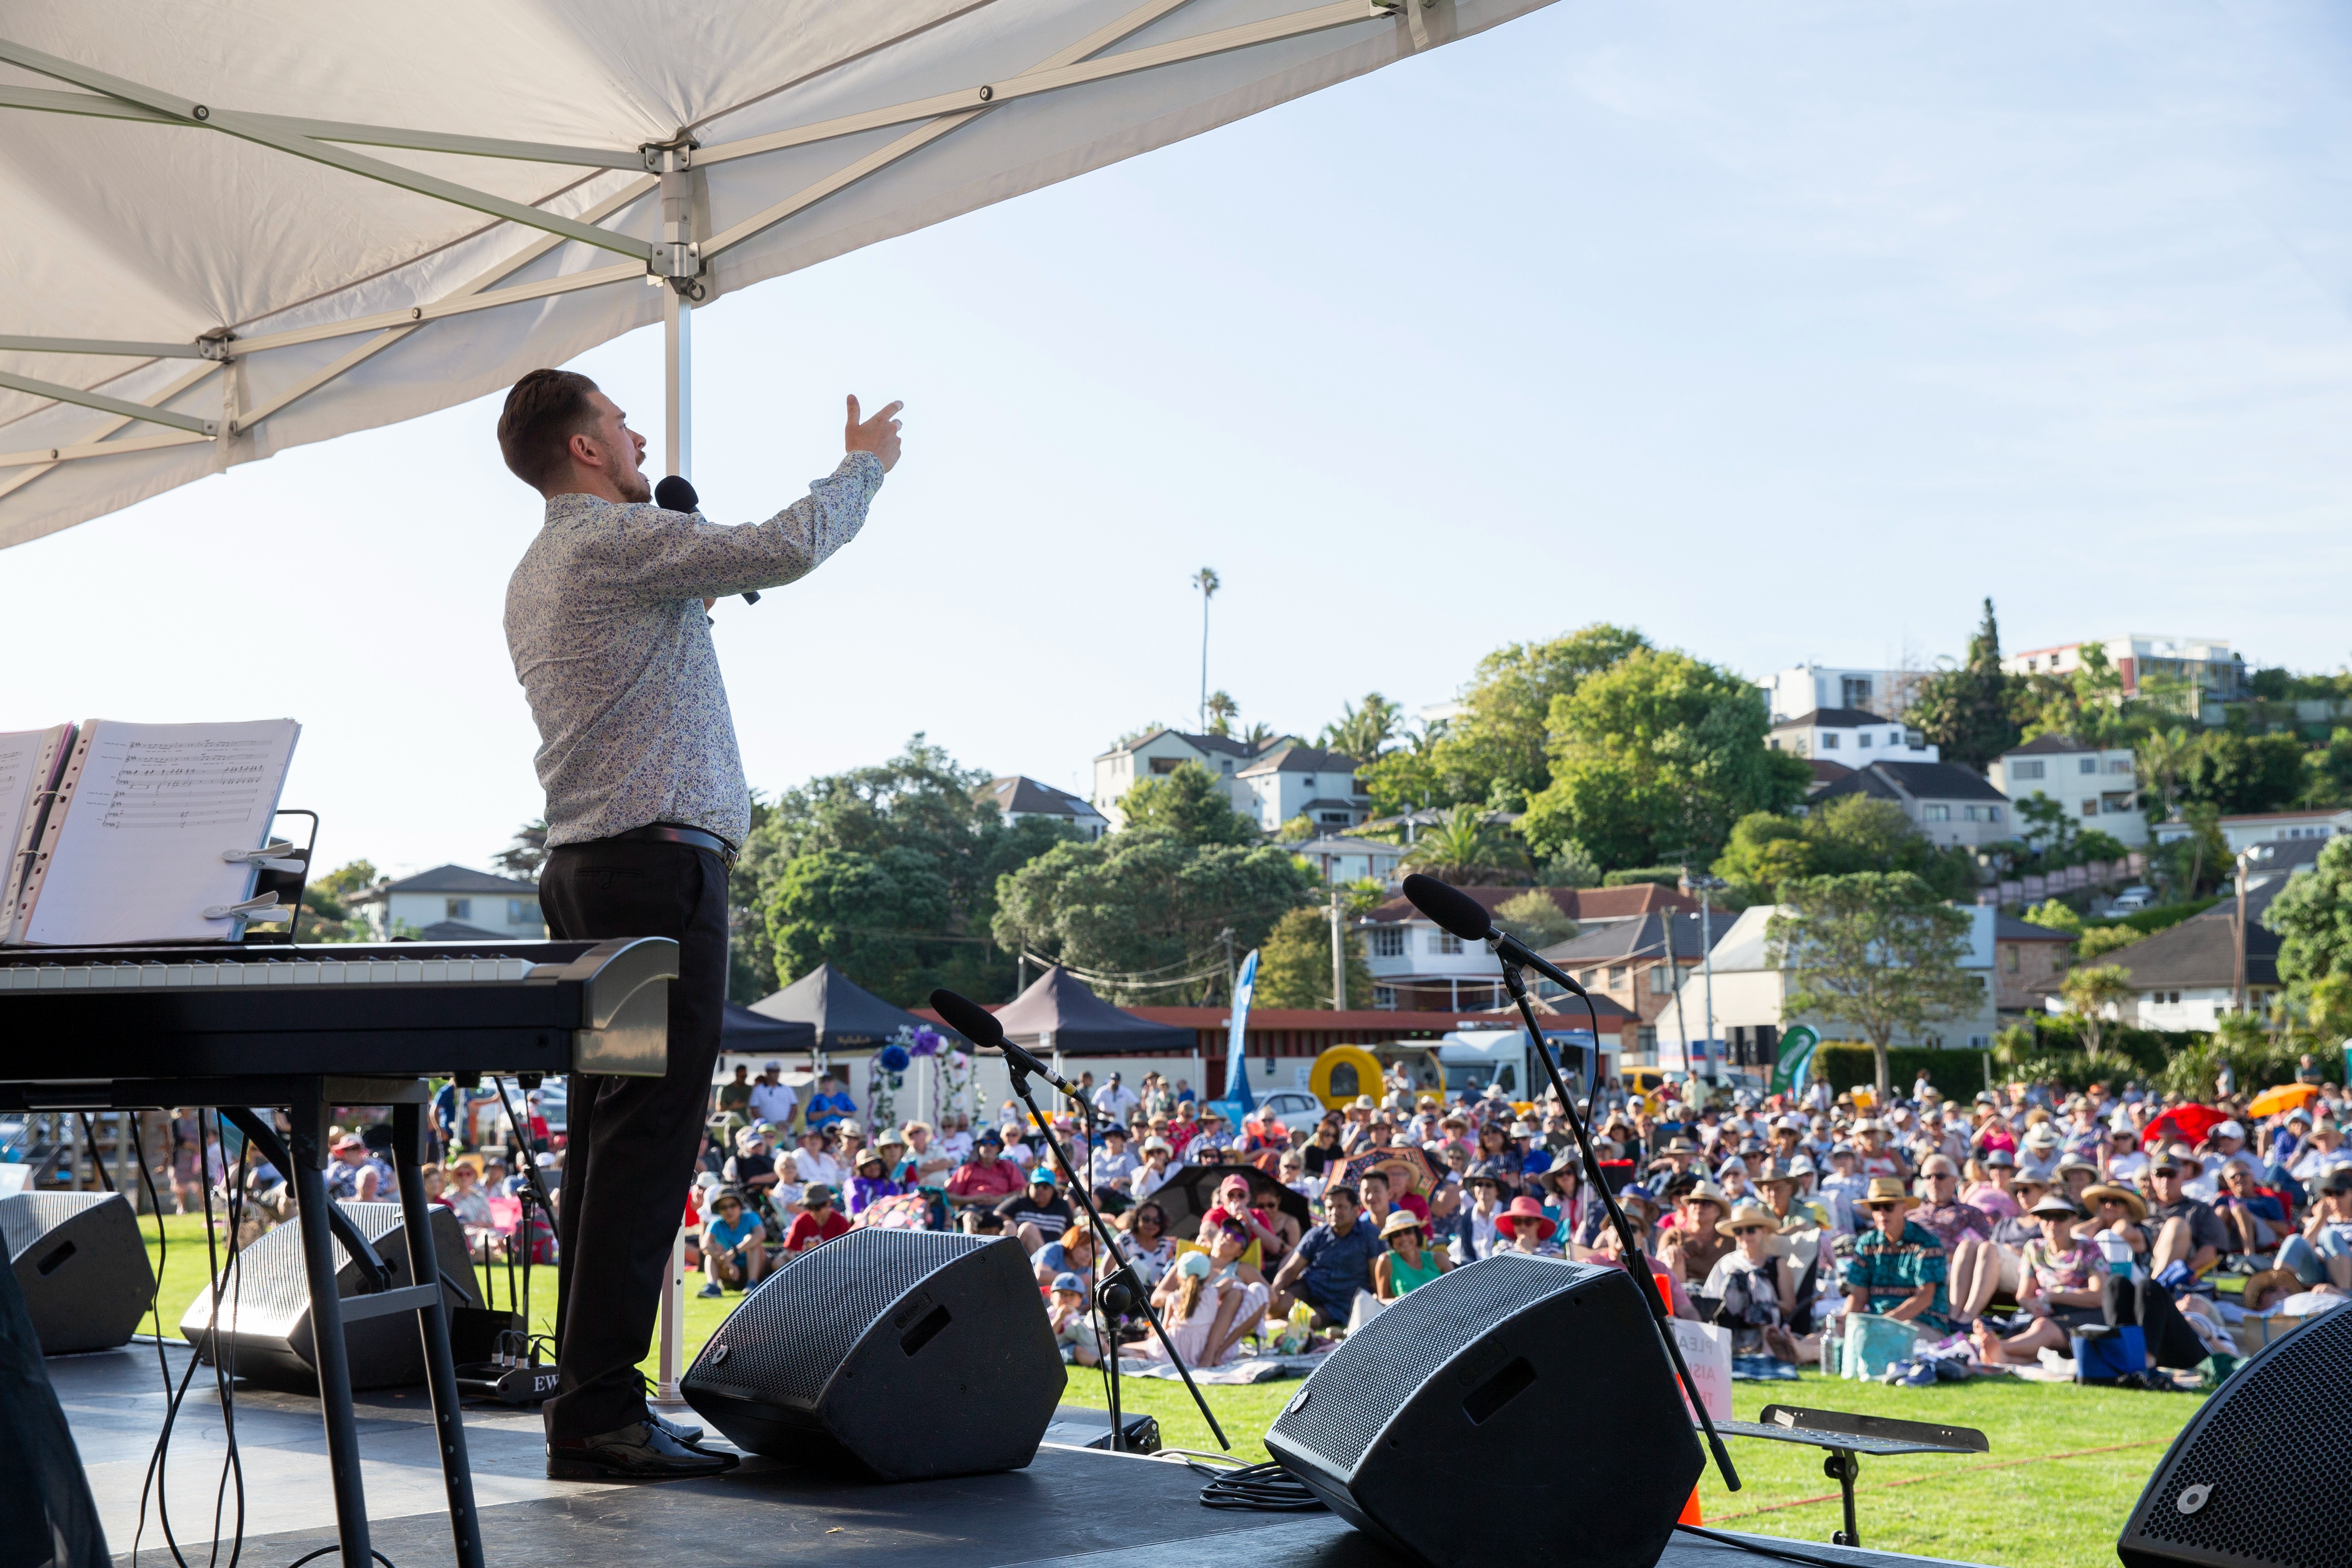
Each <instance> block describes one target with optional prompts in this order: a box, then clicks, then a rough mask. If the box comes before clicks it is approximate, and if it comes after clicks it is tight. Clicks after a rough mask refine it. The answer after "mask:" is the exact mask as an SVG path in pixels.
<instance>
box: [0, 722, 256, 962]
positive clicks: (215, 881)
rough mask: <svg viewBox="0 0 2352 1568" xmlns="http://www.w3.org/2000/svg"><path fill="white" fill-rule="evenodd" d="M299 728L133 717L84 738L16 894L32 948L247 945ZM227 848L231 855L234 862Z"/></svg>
mask: <svg viewBox="0 0 2352 1568" xmlns="http://www.w3.org/2000/svg"><path fill="white" fill-rule="evenodd" d="M300 734H301V726H300V725H299V724H298V723H296V722H295V721H293V720H291V719H273V720H262V721H255V722H249V723H232V724H131V723H125V722H122V721H119V720H108V719H93V720H90V721H89V722H88V723H85V724H83V725H80V726H79V729H78V730H76V731H75V732H74V734H73V736H72V743H71V747H70V749H69V751H68V752H67V753H66V755H65V758H64V766H63V769H62V771H61V775H60V776H59V778H58V782H57V784H56V785H55V787H54V795H53V798H52V799H50V800H49V801H48V802H47V810H46V811H45V812H44V813H43V816H42V820H41V822H40V824H39V826H38V829H37V836H36V837H34V839H33V840H32V842H31V843H30V845H29V846H28V847H29V849H30V851H31V852H30V854H29V855H28V856H26V857H25V858H24V860H23V866H24V869H23V872H22V874H21V878H20V880H19V884H18V887H17V889H16V895H15V898H14V908H13V914H12V918H11V920H10V921H9V922H8V930H7V932H6V939H5V940H6V942H8V944H10V945H12V946H22V947H79V946H93V947H94V946H107V945H111V944H116V943H131V942H235V941H236V940H238V939H239V938H240V937H241V936H242V935H243V933H244V928H245V924H246V917H247V915H248V914H249V913H251V912H253V911H252V909H251V906H250V905H249V903H248V900H251V899H252V895H253V889H254V881H255V879H256V877H257V874H258V872H259V869H260V868H259V866H258V865H257V864H256V863H255V862H254V861H253V860H252V859H250V858H246V857H244V856H241V855H239V854H237V853H236V852H239V851H250V850H256V849H260V848H262V847H264V846H266V845H268V843H269V842H270V839H269V829H270V825H271V820H272V818H273V816H275V814H276V812H277V809H278V795H279V794H280V792H281V791H282V790H283V789H284V787H285V783H286V770H287V766H288V764H289V762H290V761H291V759H292V756H293V751H294V743H295V742H296V741H297V740H298V739H299V736H300ZM225 852H226V858H225Z"/></svg>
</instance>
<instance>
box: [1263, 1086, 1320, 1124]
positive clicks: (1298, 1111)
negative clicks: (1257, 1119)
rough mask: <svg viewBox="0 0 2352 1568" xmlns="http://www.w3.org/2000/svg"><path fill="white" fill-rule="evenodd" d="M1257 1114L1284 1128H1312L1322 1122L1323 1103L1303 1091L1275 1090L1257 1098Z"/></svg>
mask: <svg viewBox="0 0 2352 1568" xmlns="http://www.w3.org/2000/svg"><path fill="white" fill-rule="evenodd" d="M1257 1109H1258V1113H1259V1114H1260V1115H1262V1116H1271V1117H1273V1118H1274V1119H1275V1120H1276V1121H1279V1122H1281V1123H1282V1124H1283V1125H1284V1126H1285V1127H1312V1126H1314V1125H1315V1124H1316V1123H1317V1122H1318V1121H1322V1120H1323V1102H1322V1101H1321V1100H1318V1099H1316V1098H1315V1097H1314V1096H1313V1095H1311V1094H1309V1093H1307V1091H1306V1090H1305V1089H1270V1090H1268V1091H1267V1092H1265V1093H1264V1094H1261V1095H1259V1096H1258V1097H1257Z"/></svg>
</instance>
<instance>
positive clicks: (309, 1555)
mask: <svg viewBox="0 0 2352 1568" xmlns="http://www.w3.org/2000/svg"><path fill="white" fill-rule="evenodd" d="M342 1549H343V1543H342V1542H340V1541H338V1542H335V1543H334V1544H333V1545H331V1546H321V1547H320V1548H319V1550H318V1551H316V1552H305V1553H304V1554H303V1555H301V1556H299V1557H297V1558H296V1559H294V1561H293V1562H291V1563H288V1564H286V1568H302V1564H303V1563H315V1562H317V1561H318V1560H319V1559H320V1558H321V1557H324V1556H325V1555H326V1554H327V1553H328V1552H341V1550H342ZM368 1555H369V1556H371V1557H373V1558H374V1559H375V1560H376V1561H377V1562H379V1563H383V1568H392V1559H391V1558H389V1557H386V1556H385V1555H384V1554H383V1552H378V1551H377V1550H376V1549H375V1548H374V1547H373V1546H371V1547H369V1548H368ZM1837 1568H1846V1564H1844V1563H1838V1564H1837Z"/></svg>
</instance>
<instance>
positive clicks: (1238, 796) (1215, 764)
mask: <svg viewBox="0 0 2352 1568" xmlns="http://www.w3.org/2000/svg"><path fill="white" fill-rule="evenodd" d="M1287 743H1288V742H1286V741H1282V740H1276V741H1269V742H1265V744H1264V745H1262V746H1252V745H1250V744H1249V743H1248V742H1245V741H1236V740H1234V738H1233V737H1232V736H1230V735H1187V734H1184V733H1183V732H1182V731H1177V730H1168V729H1160V730H1154V731H1150V733H1149V734H1144V735H1138V736H1137V737H1135V738H1134V739H1133V740H1131V741H1123V742H1120V743H1119V744H1118V745H1116V746H1113V747H1112V748H1111V749H1110V750H1109V751H1108V752H1104V753H1103V754H1102V755H1101V756H1098V757H1097V758H1096V759H1095V798H1094V808H1095V810H1096V811H1097V812H1098V813H1100V814H1101V816H1102V817H1103V820H1104V821H1106V822H1108V823H1109V824H1110V825H1111V826H1113V827H1122V826H1126V823H1125V820H1124V819H1123V818H1122V816H1120V814H1119V809H1118V800H1119V796H1121V795H1125V794H1126V793H1127V792H1128V791H1129V790H1130V789H1133V788H1134V787H1135V785H1136V783H1137V781H1139V780H1141V779H1147V778H1156V777H1159V776H1160V775H1162V774H1165V773H1174V772H1175V771H1176V770H1177V769H1178V768H1180V767H1181V766H1183V765H1184V764H1185V763H1200V764H1201V765H1202V767H1204V768H1207V769H1208V770H1209V771H1210V772H1211V773H1214V774H1216V775H1217V777H1218V778H1220V779H1222V780H1223V782H1224V785H1225V790H1226V793H1227V794H1228V795H1230V796H1231V797H1232V799H1233V803H1234V810H1235V811H1238V812H1240V813H1241V814H1242V815H1243V816H1246V817H1249V818H1251V819H1253V820H1255V818H1256V816H1257V815H1258V807H1257V797H1256V795H1255V794H1253V793H1252V791H1251V789H1250V786H1249V785H1248V784H1244V783H1243V782H1242V781H1241V780H1240V778H1239V777H1237V776H1236V775H1237V774H1238V773H1240V771H1241V770H1242V769H1243V768H1244V767H1246V766H1248V765H1249V763H1251V761H1252V760H1253V759H1255V758H1256V757H1258V756H1260V755H1262V754H1263V753H1265V752H1270V751H1272V750H1274V749H1275V748H1276V747H1278V746H1282V745H1286V744H1287Z"/></svg>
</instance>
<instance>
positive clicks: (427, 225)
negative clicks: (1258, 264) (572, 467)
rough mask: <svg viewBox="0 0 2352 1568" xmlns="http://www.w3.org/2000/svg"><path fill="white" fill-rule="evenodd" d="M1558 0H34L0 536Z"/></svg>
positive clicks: (679, 432)
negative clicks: (514, 0) (379, 1)
mask: <svg viewBox="0 0 2352 1568" xmlns="http://www.w3.org/2000/svg"><path fill="white" fill-rule="evenodd" d="M1545 3H1547V0H1337V3H1331V4H1320V3H1312V0H758V3H755V0H695V3H694V4H692V5H680V4H677V3H676V0H667V3H665V0H540V3H537V4H533V5H504V4H497V3H492V4H487V5H485V4H481V3H479V0H405V3H404V4H402V5H393V6H384V5H359V4H354V3H352V0H219V3H215V4H211V5H156V4H153V3H152V0H14V3H12V4H11V5H8V6H7V7H5V11H0V126H5V135H0V226H5V234H6V240H5V246H0V547H5V546H6V545H10V544H18V543H22V542H26V541H27V540H32V539H37V538H39V537H41V536H42V535H44V534H47V533H51V532H55V531H58V530H59V529H63V528H67V527H70V526H71V525H72V524H74V523H77V522H79V521H84V520H86V519H89V518H92V517H96V516H99V515H100V514H102V513H105V512H108V511H111V510H115V509H117V508H120V507H123V506H127V505H129V504H131V502H133V501H136V500H142V499H144V498H145V497H148V496H152V495H155V494H157V493H159V492H161V491H163V490H166V489H171V488H173V486H176V485H181V484H185V483H187V482H188V481H189V480H191V479H198V478H200V477H202V476H204V475H205V474H209V473H215V472H218V471H221V470H223V469H225V468H228V467H229V466H231V465H233V464H236V463H246V462H252V461H255V460H256V459H258V458H267V457H268V456H270V455H271V454H272V453H275V452H278V451H279V450H282V449H284V448H286V447H294V446H299V445H301V444H303V443H306V442H311V441H323V440H326V439H328V438H330V437H334V436H339V435H341V434H343V433H344V432H346V431H351V430H361V429H366V428H369V427H372V426H380V425H386V424H391V423H394V422H395V421H398V420H402V419H408V418H413V417H415V416H417V415H420V414H425V413H429V412H431V411H433V410H435V409H437V408H443V407H446V406H448V405H453V404H457V403H460V402H464V401H466V400H467V399H470V398H474V397H478V396H481V395H484V394H486V393H488V392H492V391H495V390H497V389H498V388H499V387H502V386H504V385H506V384H509V383H510V382H512V381H513V380H514V378H515V377H516V376H518V375H520V374H522V373H523V372H524V371H526V370H529V369H530V368H532V367H533V366H537V365H543V364H561V363H563V362H565V361H566V360H569V359H571V358H572V357H573V356H574V355H577V354H579V353H583V351H585V350H587V349H589V348H591V347H593V345H595V344H597V343H599V342H604V340H606V339H608V338H611V337H614V336H616V335H617V334H619V333H622V332H625V331H629V330H630V329H631V328H634V327H638V326H644V325H646V324H649V323H651V322H653V321H657V320H665V319H666V320H667V321H668V323H669V331H668V334H667V343H668V345H669V350H670V354H669V366H670V372H671V374H670V392H671V395H670V397H669V406H668V409H667V426H668V438H669V443H670V445H669V448H668V455H669V463H668V471H671V472H677V473H688V472H689V471H690V469H689V468H688V463H687V445H688V426H689V420H688V413H687V388H688V379H689V378H688V374H687V363H686V350H687V344H688V321H689V319H690V312H691V310H692V308H693V307H694V306H695V305H696V304H699V303H708V302H709V300H713V299H716V298H717V297H719V295H722V294H725V293H727V292H729V291H730V290H733V289H741V288H744V287H746V286H748V285H750V284H753V283H757V282H759V281H761V279H767V278H773V277H775V276H777V275H779V274H782V273H785V272H790V271H793V270H795V269H797V268H803V267H807V266H810V265H812V264H814V263H816V262H819V261H823V260H825V259H827V258H832V257H835V256H839V255H841V254H843V253H844V252H845V251H850V250H854V249H856V248H857V247H860V246H864V245H870V244H872V243H874V242H875V241H877V240H881V239H887V238H889V237H892V236H895V235H899V234H904V233H907V232H908V231H909V230H912V229H916V228H919V227H921V226H925V225H928V224H932V223H937V222H939V221H940V219H942V218H948V217H952V216H956V215H957V214H959V213H963V212H968V211H971V209H973V208H975V207H979V206H984V205H988V204H990V203H992V202H998V201H1003V200H1004V199H1005V198H1006V197H1008V196H1014V195H1021V194H1022V193H1024V192H1025V191H1031V190H1034V189H1036V188H1038V187H1039V186H1042V185H1045V184H1051V183H1053V182H1055V181H1057V180H1064V179H1067V178H1069V177H1070V176H1072V175H1074V174H1084V173H1086V172H1087V171H1088V170H1090V169H1096V168H1099V167H1101V166H1102V165H1104V164H1106V163H1114V162H1116V161H1118V160H1119V159H1121V158H1126V157H1130V156H1132V155H1134V154H1135V153H1142V152H1147V151H1149V150H1150V149H1151V148H1154V147H1158V146H1161V145H1164V144H1166V143H1168V142H1175V141H1178V140H1181V138H1184V137H1187V136H1191V135H1194V134H1196V133H1198V132H1202V131H1206V130H1209V129H1211V128H1213V127H1214V126H1217V125H1221V124H1223V123H1225V122H1226V121H1232V120H1236V119H1239V118H1241V117H1242V116H1244V115H1247V114H1253V113H1255V112H1256V111H1258V110H1263V109H1266V108H1268V107H1271V106H1272V105H1275V104H1277V103H1281V102H1284V101H1286V100H1290V99H1293V98H1297V97H1299V96H1301V95H1303V94H1306V93H1309V92H1313V91H1315V90H1316V89H1319V88H1323V87H1328V86H1329V85H1331V84H1332V83H1335V82H1339V81H1343V80H1346V79H1349V78H1350V77H1354V76H1358V75H1360V74H1362V73H1363V72H1366V71H1370V70H1373V69H1377V68H1380V67H1381V66H1384V65H1387V64H1389V63H1391V61H1394V60H1398V59H1401V58H1405V57H1407V56H1409V55H1412V54H1415V53H1418V52H1421V51H1423V50H1425V49H1428V48H1432V47H1437V46H1439V45H1441V44H1444V43H1446V42H1449V41H1451V40H1453V39H1454V38H1457V37H1465V36H1466V35H1468V34H1471V33H1474V32H1478V31H1482V30H1484V29H1485V28H1487V27H1490V26H1495V25H1496V24H1497V23H1500V22H1503V21H1506V20H1508V19H1510V18H1511V17H1514V16H1519V15H1521V14H1523V13H1525V12H1528V11H1531V10H1534V9H1536V8H1537V7H1538V6H1539V5H1543V4H1545ZM1370 155H1377V154H1376V153H1372V154H1370Z"/></svg>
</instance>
